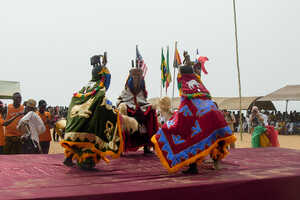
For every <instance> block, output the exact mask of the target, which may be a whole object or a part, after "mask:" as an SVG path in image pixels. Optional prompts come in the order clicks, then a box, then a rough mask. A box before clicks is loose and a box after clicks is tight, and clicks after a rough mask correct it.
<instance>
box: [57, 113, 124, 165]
mask: <svg viewBox="0 0 300 200" xmlns="http://www.w3.org/2000/svg"><path fill="white" fill-rule="evenodd" d="M120 117H121V115H120V113H119V112H117V126H116V129H117V130H116V131H117V134H118V135H119V138H120V146H119V149H118V152H117V153H115V152H113V151H110V150H109V151H106V152H102V151H100V150H98V149H97V148H96V147H95V144H96V143H94V142H73V141H67V140H62V141H61V142H60V144H61V146H62V147H63V148H64V149H65V151H64V154H65V157H67V158H68V157H71V158H72V160H78V161H79V162H84V161H85V160H86V159H87V158H93V160H94V162H95V164H97V163H98V162H99V161H100V160H99V159H97V155H99V156H100V157H101V159H103V160H104V161H105V162H106V163H109V159H108V158H106V156H111V157H112V158H118V157H120V155H121V153H122V152H123V151H124V141H123V135H122V124H121V122H120ZM95 137H97V136H95ZM73 146H75V147H78V148H85V149H88V150H90V151H92V152H93V153H83V154H82V155H81V156H79V155H78V153H77V152H75V151H74V149H73V148H72V147H73Z"/></svg>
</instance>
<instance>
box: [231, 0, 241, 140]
mask: <svg viewBox="0 0 300 200" xmlns="http://www.w3.org/2000/svg"><path fill="white" fill-rule="evenodd" d="M233 16H234V28H235V52H236V66H237V70H238V81H239V97H240V122H239V124H240V136H241V141H242V140H243V130H242V89H241V73H240V63H239V46H238V32H237V23H236V4H235V0H233Z"/></svg>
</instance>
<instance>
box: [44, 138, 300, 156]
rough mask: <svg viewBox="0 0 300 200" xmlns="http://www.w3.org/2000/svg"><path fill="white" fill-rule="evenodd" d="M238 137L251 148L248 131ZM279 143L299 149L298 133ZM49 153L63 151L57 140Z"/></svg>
mask: <svg viewBox="0 0 300 200" xmlns="http://www.w3.org/2000/svg"><path fill="white" fill-rule="evenodd" d="M235 135H236V136H237V138H238V140H237V142H236V148H251V137H250V134H248V133H243V134H242V136H243V138H242V139H241V136H240V133H236V134H235ZM279 143H280V147H281V148H289V149H299V150H300V135H279ZM49 153H50V154H55V153H63V148H62V147H61V146H60V144H59V142H53V141H52V142H51V144H50V150H49Z"/></svg>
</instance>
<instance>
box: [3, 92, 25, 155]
mask: <svg viewBox="0 0 300 200" xmlns="http://www.w3.org/2000/svg"><path fill="white" fill-rule="evenodd" d="M12 98H13V103H12V104H9V105H8V106H7V116H6V121H5V122H4V123H3V126H5V127H6V128H5V146H4V153H5V154H19V153H22V143H21V137H20V136H21V133H20V131H18V130H17V125H18V122H19V120H20V119H21V116H23V114H24V106H23V105H21V102H22V96H21V94H20V93H19V92H15V93H14V94H13V97H12Z"/></svg>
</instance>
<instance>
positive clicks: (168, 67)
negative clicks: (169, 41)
mask: <svg viewBox="0 0 300 200" xmlns="http://www.w3.org/2000/svg"><path fill="white" fill-rule="evenodd" d="M166 57H167V58H166V61H167V69H169V70H170V66H169V57H170V55H169V45H168V46H167V56H166ZM169 73H170V71H169V72H168V75H167V77H166V81H167V82H168V76H169ZM168 84H169V83H168ZM166 96H168V88H167V84H166ZM171 107H172V104H171Z"/></svg>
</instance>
